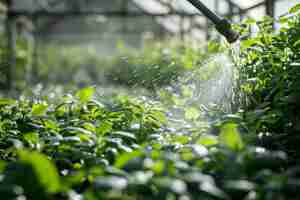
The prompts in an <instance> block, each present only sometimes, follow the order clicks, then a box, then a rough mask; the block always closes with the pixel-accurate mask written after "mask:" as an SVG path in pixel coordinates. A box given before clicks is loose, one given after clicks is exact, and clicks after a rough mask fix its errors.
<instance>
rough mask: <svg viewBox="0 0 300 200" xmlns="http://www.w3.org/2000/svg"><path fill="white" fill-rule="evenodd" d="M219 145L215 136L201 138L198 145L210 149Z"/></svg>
mask: <svg viewBox="0 0 300 200" xmlns="http://www.w3.org/2000/svg"><path fill="white" fill-rule="evenodd" d="M218 143H219V141H218V138H217V137H216V136H213V135H205V136H201V137H200V138H199V140H198V141H197V144H202V145H203V146H206V147H210V146H214V145H217V144H218Z"/></svg>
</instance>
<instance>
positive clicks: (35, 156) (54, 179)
mask: <svg viewBox="0 0 300 200" xmlns="http://www.w3.org/2000/svg"><path fill="white" fill-rule="evenodd" d="M18 155H19V159H20V161H21V163H23V164H26V165H29V166H31V167H32V170H33V171H34V173H35V175H36V176H37V178H38V180H39V182H40V184H41V185H42V186H43V187H44V188H45V189H46V191H47V192H49V193H55V192H58V191H59V189H60V180H59V175H58V172H57V169H56V167H55V165H54V164H53V163H52V162H51V161H50V160H48V158H47V157H46V156H45V155H43V154H41V153H38V152H29V151H26V150H22V151H19V152H18Z"/></svg>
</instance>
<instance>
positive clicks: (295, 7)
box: [289, 3, 300, 14]
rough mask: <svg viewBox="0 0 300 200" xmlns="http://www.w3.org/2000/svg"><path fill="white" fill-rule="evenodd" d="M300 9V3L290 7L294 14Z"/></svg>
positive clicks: (290, 11)
mask: <svg viewBox="0 0 300 200" xmlns="http://www.w3.org/2000/svg"><path fill="white" fill-rule="evenodd" d="M299 10H300V3H299V4H297V5H295V6H294V7H292V8H290V10H289V13H291V14H294V13H296V12H298V11H299Z"/></svg>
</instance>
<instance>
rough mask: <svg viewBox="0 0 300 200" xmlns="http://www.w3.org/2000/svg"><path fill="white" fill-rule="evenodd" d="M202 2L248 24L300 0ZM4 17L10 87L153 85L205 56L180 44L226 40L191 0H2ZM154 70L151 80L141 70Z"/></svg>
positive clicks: (2, 67) (3, 76)
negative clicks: (180, 48)
mask: <svg viewBox="0 0 300 200" xmlns="http://www.w3.org/2000/svg"><path fill="white" fill-rule="evenodd" d="M202 2H203V3H204V4H206V5H207V6H208V7H209V8H210V9H212V10H213V11H214V12H215V13H217V14H219V15H220V16H222V17H224V18H228V19H230V20H231V21H233V22H235V23H240V22H241V21H243V20H244V19H247V18H254V19H261V18H262V17H264V16H271V17H275V18H278V17H280V16H281V15H284V14H286V13H287V11H288V8H289V7H291V6H293V5H295V4H296V3H298V2H299V0H251V1H245V0H202ZM0 20H1V21H0V34H1V35H0V37H1V40H0V45H1V49H0V56H1V64H0V87H1V88H2V89H4V90H11V89H17V90H23V89H24V88H26V87H29V86H31V85H35V84H39V83H42V84H44V85H47V84H76V85H79V86H81V85H87V84H104V82H107V80H110V82H114V83H120V84H127V85H133V83H132V82H135V81H137V82H138V80H139V79H141V80H140V83H141V84H142V85H143V84H144V86H145V87H147V88H153V87H156V86H157V85H159V84H164V83H165V82H166V84H167V83H168V80H166V79H173V76H174V77H175V76H176V75H177V71H179V72H180V70H181V66H180V65H181V64H182V65H184V68H187V65H189V64H188V63H187V62H184V61H183V62H182V63H181V61H182V60H183V59H184V58H182V57H180V56H182V55H183V54H184V56H188V55H190V54H194V55H195V56H197V55H198V51H195V52H192V53H191V52H190V51H189V52H186V51H185V52H184V53H182V52H178V51H176V53H174V52H173V51H172V47H173V46H176V45H174V44H180V45H182V44H184V45H186V46H189V45H191V44H193V45H195V46H197V47H200V48H202V47H203V46H204V44H206V41H211V40H214V41H218V40H220V39H221V38H220V36H219V35H218V34H217V33H216V32H215V30H214V28H213V26H212V24H211V22H210V21H209V20H208V19H207V18H205V17H204V16H202V15H201V13H199V12H198V11H197V10H196V9H195V8H193V7H192V6H191V5H190V3H189V2H187V1H185V0H110V1H104V0H102V1H99V0H2V1H1V3H0ZM166 41H167V42H166ZM171 41H172V42H171ZM157 42H159V43H157ZM154 44H159V45H158V46H155V45H154ZM180 45H179V46H180ZM168 48H171V49H168ZM176 48H177V47H176ZM137 52H138V53H139V55H138V56H137V55H136V54H137ZM155 52H158V53H157V54H155ZM170 52H171V53H170ZM166 54H168V55H169V57H168V58H166V56H165V55H166ZM187 54H188V55H187ZM170 55H171V56H170ZM179 57H180V58H179ZM200 58H201V56H199V55H198V58H197V59H200ZM176 59H177V60H178V62H175V63H174V60H175V61H176ZM140 60H143V63H141V61H140ZM143 65H145V66H143ZM147 66H151V69H146V68H147ZM155 66H156V68H160V69H161V71H159V74H158V75H157V76H156V75H155V72H153V71H151V70H152V68H154V67H155ZM164 66H168V69H167V70H165V69H164ZM143 67H144V68H143ZM138 69H142V70H140V72H139V70H138ZM147 70H150V75H151V77H145V75H143V76H142V75H141V74H145V73H148V72H147ZM166 71H167V72H166ZM174 71H176V73H175V74H174V73H173V72H174ZM171 72H172V73H173V74H172V73H171ZM138 73H140V75H136V74H138ZM164 73H165V74H164ZM132 74H135V76H132ZM162 74H163V75H162ZM150 75H149V76H150ZM139 76H140V77H139ZM155 77H156V79H155ZM148 79H149V80H148ZM150 79H151V80H150ZM153 79H155V81H156V82H155V84H154V81H153ZM147 81H148V82H147ZM159 81H160V82H159Z"/></svg>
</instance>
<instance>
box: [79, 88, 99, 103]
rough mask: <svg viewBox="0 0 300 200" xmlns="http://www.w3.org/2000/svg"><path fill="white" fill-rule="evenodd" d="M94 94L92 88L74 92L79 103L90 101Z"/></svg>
mask: <svg viewBox="0 0 300 200" xmlns="http://www.w3.org/2000/svg"><path fill="white" fill-rule="evenodd" d="M94 93H95V88H94V87H87V88H83V89H81V90H79V91H78V92H76V97H78V98H79V100H80V102H81V103H86V102H88V101H90V100H91V99H92V97H93V95H94Z"/></svg>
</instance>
